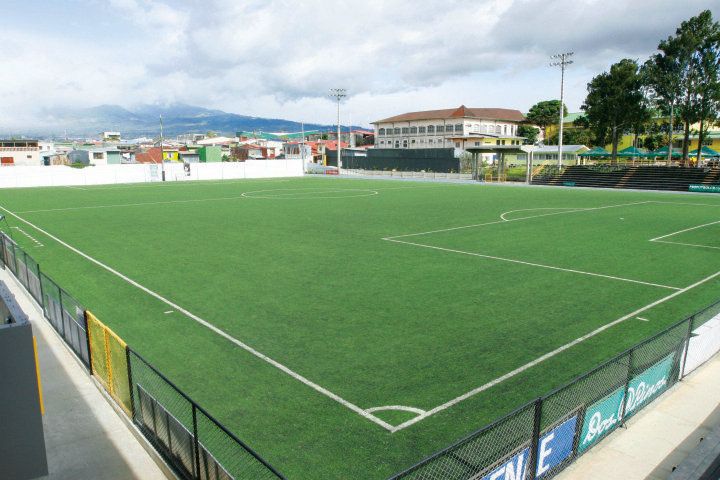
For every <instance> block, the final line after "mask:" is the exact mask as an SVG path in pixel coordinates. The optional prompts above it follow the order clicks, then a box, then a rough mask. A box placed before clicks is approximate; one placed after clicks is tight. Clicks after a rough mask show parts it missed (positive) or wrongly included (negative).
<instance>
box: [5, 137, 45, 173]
mask: <svg viewBox="0 0 720 480" xmlns="http://www.w3.org/2000/svg"><path fill="white" fill-rule="evenodd" d="M0 165H2V166H3V167H4V166H11V165H33V166H38V165H42V159H41V158H40V142H38V141H37V140H0Z"/></svg>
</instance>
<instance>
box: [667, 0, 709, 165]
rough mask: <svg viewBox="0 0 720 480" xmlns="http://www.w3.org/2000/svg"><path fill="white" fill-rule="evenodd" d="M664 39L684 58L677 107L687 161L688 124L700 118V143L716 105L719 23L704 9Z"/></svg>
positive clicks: (684, 155)
mask: <svg viewBox="0 0 720 480" xmlns="http://www.w3.org/2000/svg"><path fill="white" fill-rule="evenodd" d="M668 42H671V43H672V45H673V47H674V48H675V49H676V51H677V52H678V53H677V55H678V56H681V57H682V58H683V59H684V61H683V63H682V65H681V67H682V70H681V81H680V95H681V101H680V103H679V105H678V107H679V108H678V109H679V114H680V118H681V119H682V121H683V123H684V134H683V162H687V161H688V150H689V147H690V127H691V126H692V125H693V124H695V123H697V122H700V124H701V128H700V132H701V133H700V137H701V138H700V139H699V140H700V142H699V144H700V143H702V140H703V138H702V137H703V133H702V132H703V130H704V128H705V123H706V122H710V123H713V122H715V121H716V119H717V109H718V105H720V98H718V97H719V96H720V86H718V81H719V80H718V78H719V76H720V72H719V70H720V65H719V64H718V57H719V56H720V54H719V50H720V47H719V46H718V44H719V42H720V25H718V23H717V22H715V21H713V18H712V13H711V12H710V11H709V10H705V11H704V12H701V13H700V14H699V15H697V16H695V17H692V18H690V19H689V20H687V21H685V22H682V23H681V24H680V27H679V28H678V29H677V30H676V31H675V37H670V38H669V39H668ZM699 158H700V156H699V155H698V159H699Z"/></svg>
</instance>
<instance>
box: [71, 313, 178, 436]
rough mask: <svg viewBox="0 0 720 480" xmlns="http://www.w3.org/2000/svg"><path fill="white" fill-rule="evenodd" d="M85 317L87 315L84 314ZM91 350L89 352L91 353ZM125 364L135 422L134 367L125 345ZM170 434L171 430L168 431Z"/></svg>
mask: <svg viewBox="0 0 720 480" xmlns="http://www.w3.org/2000/svg"><path fill="white" fill-rule="evenodd" d="M83 317H85V315H84V314H83ZM85 337H88V334H87V329H86V330H85ZM89 351H90V350H88V352H89ZM125 363H127V372H128V386H129V387H130V413H131V415H132V417H131V418H132V420H133V421H134V420H135V387H134V386H133V377H132V365H131V364H130V347H128V346H127V344H126V345H125ZM168 432H170V430H168Z"/></svg>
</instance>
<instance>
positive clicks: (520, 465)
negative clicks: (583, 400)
mask: <svg viewBox="0 0 720 480" xmlns="http://www.w3.org/2000/svg"><path fill="white" fill-rule="evenodd" d="M577 420H578V417H577V415H573V416H572V417H570V418H568V419H567V420H565V421H564V422H562V423H561V424H559V425H558V426H556V427H554V428H552V429H551V430H549V431H547V432H545V433H544V434H542V435H541V436H540V440H539V442H538V452H537V470H536V471H537V478H542V476H543V475H545V474H546V473H547V472H550V471H551V470H553V468H555V467H557V466H558V465H560V464H561V463H562V462H563V461H565V460H566V459H567V458H568V457H569V456H570V455H572V451H573V442H574V440H575V427H576V426H577ZM529 456H530V448H529V447H525V448H523V449H521V450H520V451H518V452H517V453H515V454H513V455H511V456H510V457H508V458H507V460H505V461H503V462H502V463H501V464H500V465H498V466H496V467H494V468H493V469H491V470H490V472H483V473H480V474H479V475H476V476H475V477H473V479H472V480H523V479H524V478H525V474H526V473H527V463H528V460H529Z"/></svg>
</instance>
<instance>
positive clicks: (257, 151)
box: [230, 143, 268, 162]
mask: <svg viewBox="0 0 720 480" xmlns="http://www.w3.org/2000/svg"><path fill="white" fill-rule="evenodd" d="M230 156H231V157H232V159H233V160H238V161H241V162H242V161H245V160H259V159H262V158H268V149H267V147H262V146H260V145H253V144H252V143H248V144H244V145H238V146H237V147H233V148H231V149H230Z"/></svg>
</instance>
